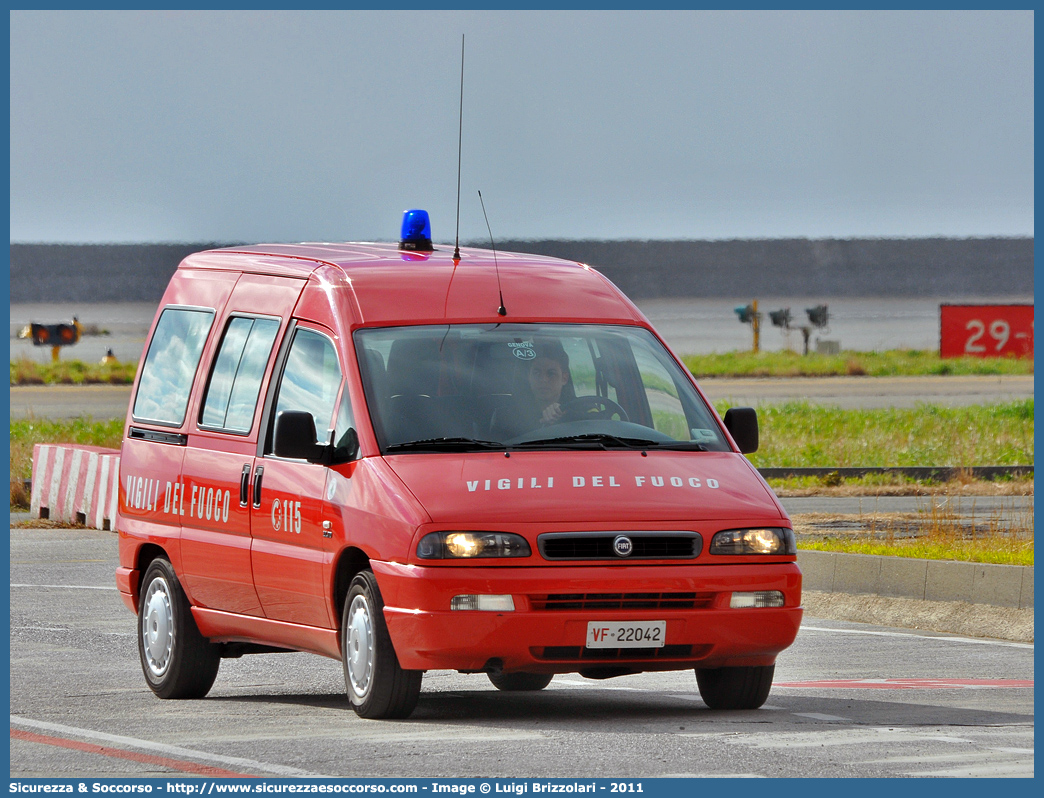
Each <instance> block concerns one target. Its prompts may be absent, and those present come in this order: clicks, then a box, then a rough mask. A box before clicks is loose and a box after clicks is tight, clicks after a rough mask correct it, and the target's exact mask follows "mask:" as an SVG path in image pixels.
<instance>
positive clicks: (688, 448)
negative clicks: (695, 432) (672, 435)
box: [649, 441, 710, 452]
mask: <svg viewBox="0 0 1044 798" xmlns="http://www.w3.org/2000/svg"><path fill="white" fill-rule="evenodd" d="M649 445H650V446H655V447H656V448H657V449H670V450H671V451H676V452H709V451H710V449H708V448H707V447H706V446H704V445H703V444H702V443H696V441H650V442H649Z"/></svg>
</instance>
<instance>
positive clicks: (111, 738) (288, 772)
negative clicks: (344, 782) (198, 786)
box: [11, 715, 330, 779]
mask: <svg viewBox="0 0 1044 798" xmlns="http://www.w3.org/2000/svg"><path fill="white" fill-rule="evenodd" d="M11 725H12V726H19V727H22V728H29V729H42V730H43V731H49V732H54V733H55V734H58V735H62V736H65V737H82V738H85V739H88V740H101V741H103V742H107V743H112V744H114V745H118V746H123V747H124V748H137V749H139V750H145V751H158V752H160V753H162V754H167V755H170V756H176V757H181V758H183V759H189V760H194V761H204V762H218V763H220V764H222V765H232V766H234V767H237V768H240V769H247V770H260V771H262V772H265V773H273V774H275V775H277V776H294V777H303V778H309V779H325V778H330V777H329V776H323V775H321V774H319V773H310V772H309V771H307V770H299V769H298V768H292V767H288V766H286V765H273V764H269V763H267V762H258V761H256V760H254V759H244V758H242V757H238V756H223V755H222V754H211V753H208V752H206V751H195V750H193V749H191V748H182V747H181V746H178V745H167V744H165V743H157V742H153V741H152V740H139V739H137V738H136V737H122V736H120V735H118V734H106V733H105V732H99V731H94V730H93V729H79V728H77V727H75V726H64V725H62V724H61V723H49V722H47V721H43V720H34V719H32V718H22V717H18V716H17V715H12V716H11Z"/></svg>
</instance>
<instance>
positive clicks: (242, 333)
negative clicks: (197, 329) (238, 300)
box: [200, 316, 279, 433]
mask: <svg viewBox="0 0 1044 798" xmlns="http://www.w3.org/2000/svg"><path fill="white" fill-rule="evenodd" d="M278 331H279V321H278V320H276V319H254V318H247V317H243V316H236V317H234V318H232V320H231V321H229V323H228V328H227V329H226V330H225V336H224V338H223V339H222V340H221V349H220V350H219V351H218V356H217V359H216V360H215V361H214V368H213V370H212V371H211V374H210V383H209V384H208V386H207V395H206V398H205V399H204V400H203V412H202V414H201V416H200V423H201V424H202V425H203V426H206V427H215V428H218V429H222V430H227V431H229V432H241V433H246V432H250V427H251V425H252V423H253V420H254V410H255V409H256V407H257V397H258V394H259V393H260V392H261V379H262V378H263V377H264V375H265V366H266V365H267V364H268V356H269V355H270V354H271V353H272V344H273V343H274V342H275V337H276V333H277V332H278Z"/></svg>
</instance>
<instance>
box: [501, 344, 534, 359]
mask: <svg viewBox="0 0 1044 798" xmlns="http://www.w3.org/2000/svg"><path fill="white" fill-rule="evenodd" d="M508 346H510V347H511V354H513V355H514V356H515V357H517V358H518V359H519V360H533V359H534V358H535V357H536V349H534V348H533V342H532V341H520V342H518V343H516V342H514V341H509V342H508Z"/></svg>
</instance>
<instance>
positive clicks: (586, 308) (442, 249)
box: [182, 242, 646, 324]
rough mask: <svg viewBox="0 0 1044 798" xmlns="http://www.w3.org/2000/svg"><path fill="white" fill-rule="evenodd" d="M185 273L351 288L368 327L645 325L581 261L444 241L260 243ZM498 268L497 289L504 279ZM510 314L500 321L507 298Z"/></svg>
mask: <svg viewBox="0 0 1044 798" xmlns="http://www.w3.org/2000/svg"><path fill="white" fill-rule="evenodd" d="M182 268H202V269H222V270H234V271H244V272H252V273H258V274H270V275H279V276H285V277H296V278H298V279H307V278H312V279H313V280H319V281H320V282H323V283H326V284H329V285H348V286H350V289H351V291H352V292H353V294H354V295H355V303H356V306H357V308H358V312H359V313H360V315H361V321H362V322H363V323H364V324H389V323H395V322H400V323H407V324H416V323H424V322H425V321H430V322H444V321H460V322H468V321H471V322H474V321H493V322H497V321H501V322H510V321H522V320H529V321H550V320H557V321H574V322H582V321H592V322H593V321H604V322H623V323H630V324H634V323H646V322H645V317H644V316H643V315H642V314H641V312H640V311H639V310H638V309H637V308H636V307H635V306H634V305H633V304H632V303H631V302H630V301H629V300H628V299H627V298H626V297H625V296H624V295H623V293H621V292H620V291H619V289H617V288H616V286H614V285H613V284H612V283H611V282H610V281H609V280H608V279H607V278H606V277H605V276H604V275H602V274H600V273H599V272H597V271H595V270H594V269H592V268H590V267H589V266H587V265H585V264H582V263H577V262H576V261H568V260H561V259H559V258H550V257H545V256H542V255H526V254H521V253H516V252H500V251H497V252H496V253H495V256H494V253H493V251H491V250H487V249H473V248H470V247H461V250H460V259H459V260H455V259H454V258H453V246H452V245H445V244H436V245H435V249H434V251H433V252H411V251H405V250H400V249H399V247H398V245H397V244H394V243H354V242H348V243H302V244H257V245H253V246H245V247H228V248H225V249H214V250H207V251H205V252H198V253H195V254H193V255H190V256H188V257H187V258H186V259H185V260H184V261H183V262H182ZM498 271H499V287H498V277H497V273H498ZM501 292H502V293H503V297H504V307H505V308H506V309H507V315H506V316H499V315H498V314H497V308H498V307H499V306H500V293H501Z"/></svg>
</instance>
